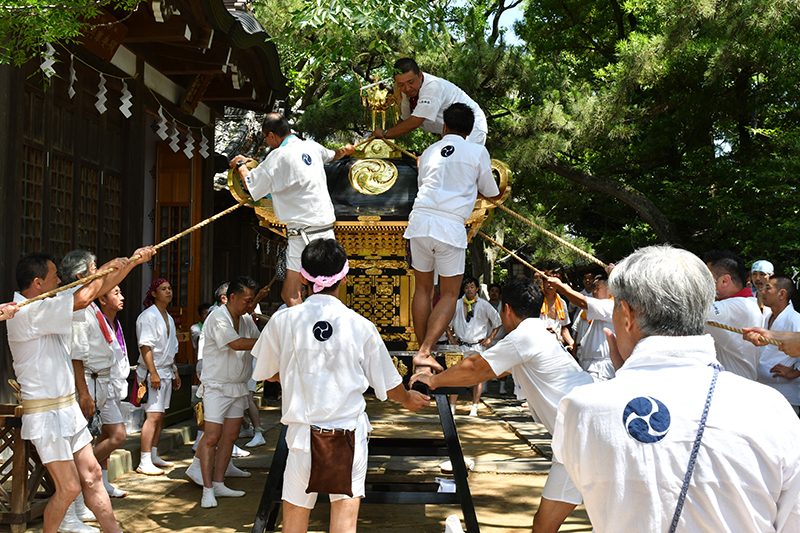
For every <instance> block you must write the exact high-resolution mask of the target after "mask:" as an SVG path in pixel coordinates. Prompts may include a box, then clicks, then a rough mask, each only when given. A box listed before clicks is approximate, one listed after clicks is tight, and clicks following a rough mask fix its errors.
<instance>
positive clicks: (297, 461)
mask: <svg viewBox="0 0 800 533" xmlns="http://www.w3.org/2000/svg"><path fill="white" fill-rule="evenodd" d="M367 455H368V450H367V439H366V438H364V439H361V440H359V441H356V449H355V453H354V454H353V485H352V488H351V489H350V491H351V492H352V493H353V498H363V497H364V495H365V494H366V488H365V481H366V479H367V460H368V457H367ZM310 477H311V452H304V451H302V450H298V449H296V448H293V449H290V450H289V457H288V458H287V459H286V471H285V472H284V474H283V499H284V500H285V501H287V502H289V503H291V504H292V505H297V506H298V507H303V508H305V509H313V508H314V504H315V503H316V501H317V493H316V492H312V493H311V494H306V488H307V487H308V479H309V478H310ZM329 496H330V500H331V502H335V501H339V500H347V499H349V498H350V496H347V495H346V494H330V495H329Z"/></svg>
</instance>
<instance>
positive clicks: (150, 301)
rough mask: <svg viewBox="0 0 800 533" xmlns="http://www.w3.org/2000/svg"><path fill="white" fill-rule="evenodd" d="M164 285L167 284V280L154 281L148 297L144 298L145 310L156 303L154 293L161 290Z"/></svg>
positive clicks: (148, 290) (148, 291)
mask: <svg viewBox="0 0 800 533" xmlns="http://www.w3.org/2000/svg"><path fill="white" fill-rule="evenodd" d="M164 283H167V280H165V279H164V278H158V279H154V280H153V282H152V283H151V284H150V288H148V289H147V296H145V297H144V300H143V301H142V305H143V306H144V308H145V309H147V308H148V307H150V306H151V305H153V304H154V303H155V302H154V301H153V291H155V290H156V289H157V288H159V287H160V286H161V285H163V284H164Z"/></svg>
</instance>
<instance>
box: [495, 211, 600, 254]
mask: <svg viewBox="0 0 800 533" xmlns="http://www.w3.org/2000/svg"><path fill="white" fill-rule="evenodd" d="M484 199H485V200H486V201H487V202H491V203H493V204H494V205H495V207H499V208H500V209H502V210H503V211H505V212H506V213H508V214H509V215H511V216H512V217H514V218H516V219H517V220H520V221H522V222H524V223H525V224H528V225H529V226H531V227H533V228H536V229H537V230H539V231H541V232H542V233H544V234H545V235H547V236H548V237H550V238H551V239H553V240H556V241H558V242H560V243H561V244H563V245H564V246H566V247H567V248H569V249H570V250H572V251H573V252H575V253H577V254H580V255H582V256H583V257H585V258H586V259H588V260H589V261H592V262H593V263H597V264H598V265H600V266H601V267H603V268H606V267H607V266H608V265H607V264H605V263H603V262H602V261H600V260H599V259H598V258H596V257H595V256H593V255H592V254H590V253H588V252H584V251H583V250H581V249H580V248H578V247H577V246H575V245H574V244H572V243H569V242H567V241H565V240H564V239H562V238H561V237H559V236H558V235H556V234H554V233H552V232H550V231H547V230H546V229H544V228H543V227H541V226H540V225H539V224H537V223H536V222H534V221H532V220H528V219H527V218H525V217H523V216H522V215H520V214H518V213H515V212H514V211H512V210H511V209H509V208H508V207H506V206H504V205H503V204H500V203H498V202H496V201H495V200H492V199H491V198H484Z"/></svg>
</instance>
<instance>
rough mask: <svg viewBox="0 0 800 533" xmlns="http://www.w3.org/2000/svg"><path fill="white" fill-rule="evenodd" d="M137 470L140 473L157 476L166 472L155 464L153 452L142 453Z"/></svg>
mask: <svg viewBox="0 0 800 533" xmlns="http://www.w3.org/2000/svg"><path fill="white" fill-rule="evenodd" d="M136 471H137V472H139V473H140V474H147V475H148V476H157V475H160V474H163V473H164V471H163V470H161V469H160V468H158V467H157V466H155V465H154V464H153V459H152V452H142V453H141V456H140V458H139V467H138V468H137V469H136Z"/></svg>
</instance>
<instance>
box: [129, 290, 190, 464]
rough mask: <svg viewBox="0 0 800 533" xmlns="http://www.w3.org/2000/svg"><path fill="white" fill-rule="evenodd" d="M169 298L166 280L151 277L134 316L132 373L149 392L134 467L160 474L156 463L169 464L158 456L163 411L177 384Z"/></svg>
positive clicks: (170, 291)
mask: <svg viewBox="0 0 800 533" xmlns="http://www.w3.org/2000/svg"><path fill="white" fill-rule="evenodd" d="M171 301H172V287H171V286H170V284H169V282H168V281H167V280H165V279H163V278H159V279H157V280H155V281H153V282H152V283H151V284H150V287H149V288H148V289H147V296H145V299H144V302H142V305H144V311H142V314H140V315H139V318H137V319H136V337H137V338H138V341H139V352H140V353H139V367H138V368H137V370H136V377H137V381H138V382H139V383H142V382H147V390H148V394H149V396H148V399H147V403H146V404H143V406H144V408H145V412H146V413H147V414H146V418H145V421H144V424H143V425H142V453H141V459H140V460H139V466H138V467H137V468H136V471H137V472H139V473H140V474H147V475H150V476H156V475H159V474H163V473H164V471H163V470H162V469H161V468H160V467H164V468H167V467H170V466H173V463H170V462H168V461H165V460H164V459H162V458H160V457H159V456H158V440H159V439H160V438H161V426H162V425H163V424H164V413H165V412H166V410H167V409H169V402H170V399H171V398H172V389H175V390H177V389H179V388H180V387H181V378H180V377H179V376H178V368H177V367H176V366H175V354H177V353H178V337H177V335H176V334H175V321H174V320H172V317H171V316H170V315H169V313H167V305H169V302H171Z"/></svg>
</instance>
